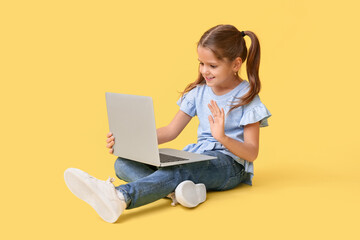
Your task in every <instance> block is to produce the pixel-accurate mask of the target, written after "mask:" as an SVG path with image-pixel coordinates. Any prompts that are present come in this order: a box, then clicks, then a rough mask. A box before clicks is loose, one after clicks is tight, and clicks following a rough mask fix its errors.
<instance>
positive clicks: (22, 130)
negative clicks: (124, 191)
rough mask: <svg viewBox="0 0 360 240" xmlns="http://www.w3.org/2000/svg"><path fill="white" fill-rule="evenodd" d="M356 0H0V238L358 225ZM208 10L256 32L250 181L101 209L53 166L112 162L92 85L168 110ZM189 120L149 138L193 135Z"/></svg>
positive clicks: (265, 233) (292, 230)
mask: <svg viewBox="0 0 360 240" xmlns="http://www.w3.org/2000/svg"><path fill="white" fill-rule="evenodd" d="M358 11H359V3H358V1H355V0H353V1H351V0H344V1H341V2H338V1H325V0H322V1H313V0H304V1H290V0H273V1H267V0H262V1H238V0H231V1H228V0H224V1H213V0H207V1H178V2H174V1H155V0H154V1H121V0H120V1H68V0H64V1H45V0H44V1H39V0H34V1H3V2H2V3H1V4H0V24H1V25H0V32H1V38H0V41H1V44H0V61H1V62H0V68H1V70H0V79H1V90H0V91H1V94H0V102H1V119H0V121H1V125H0V127H1V162H2V167H1V174H0V176H1V216H2V217H1V226H2V231H1V233H0V234H1V235H4V236H5V238H3V237H2V239H24V238H31V239H85V238H86V239H185V238H186V239H195V238H196V239H224V238H230V237H234V238H236V239H339V238H342V239H359V238H360V235H359V231H358V224H359V215H360V207H359V200H360V174H359V173H360V171H359V170H360V164H359V160H360V157H359V149H358V148H359V141H358V136H359V128H358V127H357V125H358V124H357V121H358V117H359V107H358V103H359V97H358V96H359V93H358V91H359V86H360V84H359V74H358V70H359V68H358V63H359V61H358V56H359V53H360V51H359V49H360V48H359V42H360V37H359V33H358V23H359V21H360V18H359V14H358ZM217 24H233V25H235V26H236V27H237V28H238V29H239V30H250V31H253V32H255V33H256V34H257V35H258V37H259V40H260V44H261V54H262V55H261V65H260V78H261V80H262V84H263V88H262V91H261V93H260V97H261V100H262V101H263V102H264V103H265V105H266V106H267V107H268V109H269V110H270V112H271V113H272V114H273V116H272V117H271V118H270V119H269V124H270V126H269V127H268V128H263V129H261V147H260V154H259V157H258V159H257V160H256V161H255V177H254V185H253V186H252V187H250V186H247V185H244V186H240V187H238V188H236V189H233V190H230V191H226V192H216V193H209V194H208V200H207V201H206V202H205V203H204V204H202V205H200V206H199V207H197V208H195V209H185V208H183V207H181V206H177V207H175V208H173V207H171V206H170V201H169V200H166V199H162V200H159V201H157V202H155V203H152V204H149V205H147V206H144V207H141V208H138V209H133V210H129V211H126V212H125V213H124V214H123V215H122V216H121V217H120V219H119V221H118V222H117V223H116V224H108V223H105V222H104V221H102V220H101V219H100V217H98V215H97V214H96V212H95V211H94V210H93V209H92V208H91V207H90V206H88V205H87V204H86V203H84V202H82V201H80V200H79V199H77V198H76V197H75V196H74V195H72V194H71V192H70V191H69V190H68V189H67V187H66V186H65V183H64V180H63V172H64V170H65V169H66V168H68V167H77V168H80V169H83V170H85V171H86V172H89V173H90V174H92V175H93V176H95V177H98V178H100V179H107V177H108V176H115V174H114V170H113V164H114V161H115V157H114V156H111V155H110V154H108V153H107V149H106V148H105V139H106V133H107V132H108V124H107V115H106V114H107V113H106V105H105V92H106V91H111V92H119V93H128V94H137V95H147V96H152V97H153V98H154V105H155V116H156V124H157V127H161V126H164V125H166V124H168V123H169V122H170V121H171V119H172V117H173V116H174V114H175V113H176V111H177V110H178V106H177V105H176V101H177V99H178V97H179V93H178V92H179V91H181V90H183V89H184V87H185V86H186V84H188V83H189V82H191V81H193V80H194V79H195V78H196V76H197V66H198V61H197V54H196V43H197V41H198V40H199V38H200V36H201V35H202V34H203V33H204V32H205V31H206V30H207V29H209V28H210V27H213V26H215V25H217ZM246 40H247V43H248V46H249V45H250V42H249V38H246ZM241 76H242V77H244V78H247V76H246V72H245V69H242V71H241ZM196 127H197V120H196V119H193V120H192V122H191V123H190V125H189V126H188V127H187V128H186V129H185V130H184V132H183V133H182V134H181V135H180V136H179V137H178V139H176V140H175V141H173V142H171V143H168V144H164V145H162V146H161V147H174V148H178V149H182V148H183V147H184V146H185V145H186V144H189V143H193V142H195V141H196ZM120 183H121V182H120V181H119V180H117V182H116V184H120Z"/></svg>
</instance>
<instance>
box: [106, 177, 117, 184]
mask: <svg viewBox="0 0 360 240" xmlns="http://www.w3.org/2000/svg"><path fill="white" fill-rule="evenodd" d="M106 182H108V183H113V182H115V178H113V177H109V178H108V179H107V180H106Z"/></svg>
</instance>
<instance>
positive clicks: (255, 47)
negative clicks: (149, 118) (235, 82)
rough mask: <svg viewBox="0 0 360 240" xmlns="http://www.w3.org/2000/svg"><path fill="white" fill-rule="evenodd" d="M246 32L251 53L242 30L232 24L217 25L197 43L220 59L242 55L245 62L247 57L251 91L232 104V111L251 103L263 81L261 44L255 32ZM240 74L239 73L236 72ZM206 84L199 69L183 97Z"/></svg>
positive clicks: (231, 58) (230, 58)
mask: <svg viewBox="0 0 360 240" xmlns="http://www.w3.org/2000/svg"><path fill="white" fill-rule="evenodd" d="M244 34H245V35H247V36H249V37H250V39H251V46H250V49H249V55H248V54H247V53H248V51H247V48H246V43H245V40H244V37H243V35H242V32H240V31H239V30H238V29H237V28H236V27H234V26H232V25H222V24H221V25H217V26H215V27H212V28H210V29H209V30H207V31H206V32H205V33H204V34H203V35H202V36H201V38H200V41H199V42H198V43H197V47H199V46H201V47H205V48H208V49H210V50H211V51H212V52H213V53H214V55H215V56H216V57H217V58H218V59H219V60H223V59H225V58H227V59H228V60H229V61H230V62H232V61H233V60H235V59H236V58H237V57H240V58H241V60H242V62H243V63H244V62H245V60H246V57H247V66H246V71H247V76H248V80H249V84H250V89H249V91H248V92H247V93H246V94H245V95H244V96H242V97H241V98H239V101H238V102H237V103H236V104H235V105H232V106H231V108H230V111H229V112H231V111H232V110H233V109H235V108H237V107H240V106H243V105H246V104H248V103H250V102H251V101H252V100H253V99H254V97H255V96H256V95H257V94H258V93H259V92H260V88H261V83H260V78H259V65H260V44H259V40H258V38H257V37H256V35H255V33H253V32H251V31H244ZM236 75H237V76H238V73H236ZM198 84H200V85H202V84H205V79H204V77H203V76H202V74H201V73H200V71H199V75H198V78H197V79H196V80H195V81H194V82H192V83H190V84H188V85H187V86H186V88H185V90H184V91H183V92H181V97H183V96H184V94H185V93H187V92H189V91H190V90H192V89H193V88H195V87H196V85H198Z"/></svg>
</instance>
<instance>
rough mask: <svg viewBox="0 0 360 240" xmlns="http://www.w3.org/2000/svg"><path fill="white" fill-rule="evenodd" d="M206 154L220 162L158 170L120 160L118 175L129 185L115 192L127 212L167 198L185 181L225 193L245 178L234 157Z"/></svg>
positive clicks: (117, 169)
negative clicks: (117, 193)
mask: <svg viewBox="0 0 360 240" xmlns="http://www.w3.org/2000/svg"><path fill="white" fill-rule="evenodd" d="M203 154H205V155H210V156H216V157H217V159H214V160H208V161H202V162H195V163H188V164H181V165H176V166H169V167H159V168H157V167H154V166H150V165H147V164H143V163H139V162H135V161H131V160H127V159H124V158H120V157H119V158H117V160H116V162H115V172H116V176H117V177H118V178H120V179H121V180H124V181H126V182H128V183H127V184H125V185H120V186H117V187H116V189H117V190H119V191H120V192H121V193H122V194H123V195H124V197H125V201H126V203H127V205H128V207H127V209H131V208H136V207H139V206H142V205H145V204H148V203H151V202H154V201H156V200H158V199H161V198H164V197H166V196H167V195H168V194H169V193H171V192H174V190H175V188H176V187H177V185H179V184H180V183H181V182H182V181H185V180H191V181H193V182H194V183H203V184H205V186H206V189H207V191H224V190H228V189H231V188H234V187H236V186H237V185H239V184H240V183H241V182H242V181H243V180H244V179H245V177H246V173H245V171H244V167H243V166H242V165H241V164H239V163H238V162H236V161H235V160H234V159H233V158H232V157H230V156H228V155H225V154H223V153H221V152H218V151H207V152H204V153H203Z"/></svg>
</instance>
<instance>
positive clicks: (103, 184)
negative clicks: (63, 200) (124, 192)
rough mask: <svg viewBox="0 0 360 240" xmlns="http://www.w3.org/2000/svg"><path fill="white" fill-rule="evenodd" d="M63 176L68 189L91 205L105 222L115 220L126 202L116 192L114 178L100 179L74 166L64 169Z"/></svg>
mask: <svg viewBox="0 0 360 240" xmlns="http://www.w3.org/2000/svg"><path fill="white" fill-rule="evenodd" d="M64 178H65V183H66V185H67V186H68V188H69V189H70V191H71V192H72V193H73V194H74V195H75V196H77V197H78V198H80V199H81V200H84V201H85V202H87V203H88V204H89V205H90V206H91V207H93V208H94V209H95V211H96V212H97V213H98V214H99V215H100V217H101V218H102V219H104V220H105V221H106V222H109V223H113V222H116V220H117V219H118V218H119V216H120V215H121V213H122V212H123V211H124V205H126V204H124V201H122V200H120V198H119V197H118V195H117V193H116V189H115V186H114V185H113V184H112V182H113V181H114V180H115V179H114V178H110V177H109V179H108V180H107V181H101V180H99V179H96V178H94V177H92V176H90V175H89V174H87V173H86V172H84V171H82V170H80V169H76V168H68V169H66V170H65V173H64Z"/></svg>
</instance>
